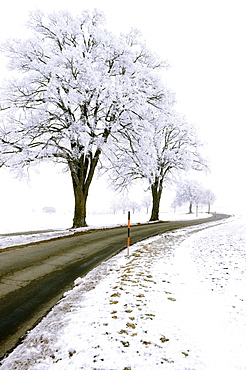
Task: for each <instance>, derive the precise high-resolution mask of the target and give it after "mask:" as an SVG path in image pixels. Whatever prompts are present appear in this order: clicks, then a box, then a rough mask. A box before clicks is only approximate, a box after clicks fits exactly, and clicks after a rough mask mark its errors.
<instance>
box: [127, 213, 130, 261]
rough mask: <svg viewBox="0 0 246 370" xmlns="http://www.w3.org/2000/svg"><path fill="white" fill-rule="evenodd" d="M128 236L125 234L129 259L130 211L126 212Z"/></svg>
mask: <svg viewBox="0 0 246 370" xmlns="http://www.w3.org/2000/svg"><path fill="white" fill-rule="evenodd" d="M127 226H128V234H127V256H128V257H129V255H130V251H129V247H130V244H131V237H130V230H131V218H130V211H128V225H127Z"/></svg>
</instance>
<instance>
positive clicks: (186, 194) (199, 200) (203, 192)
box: [172, 179, 216, 213]
mask: <svg viewBox="0 0 246 370" xmlns="http://www.w3.org/2000/svg"><path fill="white" fill-rule="evenodd" d="M215 200H216V197H215V194H214V193H213V192H212V190H211V189H205V188H204V187H203V186H202V185H201V184H200V183H199V182H198V181H195V180H190V179H186V180H184V181H182V182H180V183H179V184H178V186H177V191H176V195H175V198H174V200H173V203H172V207H173V208H176V207H180V206H182V205H183V204H185V203H188V204H189V213H192V207H193V205H195V206H196V209H198V205H200V204H205V205H207V206H208V213H210V207H211V204H213V203H214V202H215Z"/></svg>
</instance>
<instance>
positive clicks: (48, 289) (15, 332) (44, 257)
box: [0, 215, 229, 358]
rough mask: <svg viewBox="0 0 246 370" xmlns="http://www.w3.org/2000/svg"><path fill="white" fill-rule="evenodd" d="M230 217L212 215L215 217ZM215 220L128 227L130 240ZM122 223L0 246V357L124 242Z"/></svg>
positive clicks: (218, 218) (119, 248) (122, 245)
mask: <svg viewBox="0 0 246 370" xmlns="http://www.w3.org/2000/svg"><path fill="white" fill-rule="evenodd" d="M225 217H229V216H227V215H217V216H216V220H220V219H222V218H225ZM211 221H215V218H214V217H209V218H206V219H196V220H191V221H170V222H158V223H151V224H141V225H137V226H132V227H131V244H133V243H136V242H138V241H141V240H143V239H146V238H148V237H150V236H154V235H158V234H163V233H165V232H166V231H171V230H175V229H179V228H184V227H187V226H192V225H198V224H201V223H205V222H211ZM126 240H127V228H126V227H117V228H112V229H103V230H91V231H89V232H84V233H78V234H76V235H73V236H69V237H62V238H57V239H53V240H50V241H45V242H39V243H36V244H32V245H27V246H18V247H11V248H7V249H2V250H1V251H0V358H2V357H3V356H4V355H6V354H7V353H8V352H9V351H10V350H11V349H12V348H14V347H15V346H16V345H17V344H18V343H19V342H20V341H21V340H22V339H23V336H24V335H25V333H26V332H27V330H30V329H31V328H32V327H33V326H35V325H36V324H37V323H38V322H39V321H40V320H41V319H42V317H43V316H44V315H45V314H46V313H47V312H48V311H49V310H50V309H51V308H52V307H53V306H54V305H55V304H56V303H57V302H58V300H59V299H60V298H61V297H62V295H63V293H64V292H65V291H67V290H68V289H70V288H71V287H72V286H73V282H74V280H75V279H76V278H78V277H79V276H83V275H85V274H86V273H87V272H88V271H90V270H91V269H92V268H94V267H95V266H96V265H98V264H99V263H100V262H102V261H103V260H105V259H107V258H109V257H111V256H112V255H114V254H116V253H118V252H119V251H120V250H122V249H123V248H125V247H126Z"/></svg>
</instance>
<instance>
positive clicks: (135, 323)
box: [0, 217, 246, 370]
mask: <svg viewBox="0 0 246 370" xmlns="http://www.w3.org/2000/svg"><path fill="white" fill-rule="evenodd" d="M245 246H246V219H245V218H243V217H231V218H229V219H226V220H224V221H219V222H214V223H210V224H206V225H205V224H204V225H199V226H192V227H188V228H186V229H182V230H179V231H174V232H169V233H166V234H163V235H162V236H158V237H155V238H151V239H148V240H145V241H143V242H140V243H137V244H135V245H134V246H132V247H131V248H130V257H127V256H126V252H125V251H123V252H121V253H120V254H118V255H117V256H115V257H113V258H111V259H110V260H108V261H106V262H104V263H102V264H101V265H100V266H98V267H97V268H95V269H94V270H93V271H91V272H90V273H89V274H88V275H87V276H85V277H84V278H79V279H77V280H76V282H75V286H74V288H73V289H72V290H71V291H69V292H67V293H66V294H65V296H64V298H63V299H62V300H61V301H60V302H59V304H57V305H56V306H55V307H54V308H53V309H52V311H51V312H50V313H49V314H48V315H47V316H46V317H45V318H44V319H43V320H42V321H41V322H40V324H39V325H37V326H36V327H35V328H34V329H33V330H32V331H30V332H29V334H28V335H27V337H26V339H25V340H24V342H23V343H22V344H21V345H19V346H18V347H17V348H16V349H15V350H14V351H13V352H12V353H11V354H10V355H9V356H8V357H7V358H6V359H5V360H4V361H2V366H0V367H1V370H13V369H18V370H29V369H30V370H48V369H49V370H56V369H57V370H58V369H59V370H68V369H71V370H77V369H84V370H130V369H131V370H133V369H137V370H140V369H141V370H143V369H144V370H150V369H156V370H157V369H158V370H159V369H162V368H163V369H170V370H203V369H208V370H234V369H246V357H245V343H246V314H245V313H246V289H245V273H246V272H245V259H246V248H245Z"/></svg>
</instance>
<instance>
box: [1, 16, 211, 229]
mask: <svg viewBox="0 0 246 370" xmlns="http://www.w3.org/2000/svg"><path fill="white" fill-rule="evenodd" d="M29 27H30V28H31V30H32V37H31V38H29V39H27V40H19V39H14V40H9V41H7V42H6V43H5V44H4V45H3V46H2V50H3V52H4V53H5V55H6V56H7V58H8V60H9V64H8V66H9V69H10V70H12V71H13V78H11V79H9V80H8V81H6V82H5V83H4V84H3V85H2V86H1V92H0V166H2V165H5V166H7V167H10V168H16V169H18V168H22V167H23V166H29V165H31V164H32V163H37V162H40V161H44V160H47V161H54V162H57V163H62V164H64V165H65V166H66V167H67V169H68V171H69V173H70V175H71V180H72V185H73V192H74V204H75V206H74V217H73V227H74V228H77V227H83V226H86V210H87V208H86V207H87V198H88V194H89V189H90V186H91V183H92V180H93V178H94V175H95V172H96V171H97V170H98V168H99V167H100V169H101V171H104V172H106V173H107V174H108V176H109V178H110V179H111V181H112V183H113V184H114V187H115V188H116V189H121V190H122V189H127V188H129V187H130V186H131V184H132V183H134V182H135V181H136V180H138V181H139V179H141V180H142V181H143V184H144V186H146V184H147V187H148V189H149V191H150V194H151V197H152V209H151V218H150V220H152V221H155V220H158V219H159V208H160V200H161V196H162V192H163V188H164V186H165V185H166V184H167V183H169V182H170V181H173V178H174V177H175V176H177V175H178V174H179V173H180V172H181V171H185V172H187V171H189V170H190V169H193V170H198V171H201V170H204V169H206V168H207V163H206V161H205V160H204V158H202V156H201V151H200V150H201V143H200V141H199V140H198V138H197V134H196V130H195V128H194V126H193V125H191V124H190V123H188V122H187V120H186V118H185V117H184V116H182V115H181V114H179V113H178V112H177V111H176V110H175V94H174V93H173V92H172V91H171V90H170V89H169V88H168V87H167V86H166V85H165V83H164V82H163V81H162V75H161V73H162V71H163V69H166V68H167V67H168V63H167V62H166V61H163V60H161V59H160V58H159V57H158V56H157V55H156V54H155V53H153V52H152V51H150V50H149V48H148V47H147V45H146V43H145V42H144V40H143V39H142V36H141V35H140V33H139V32H138V31H136V30H132V31H131V32H130V33H129V34H125V35H120V36H116V35H115V34H113V33H112V32H109V31H108V30H107V29H106V27H105V21H104V16H103V14H102V13H101V12H99V11H93V12H89V11H84V12H83V13H82V14H81V15H79V16H76V17H73V16H72V15H71V14H70V13H69V12H55V13H51V14H45V13H43V12H41V11H35V12H33V13H32V14H31V17H30V20H29ZM58 186H59V185H58ZM192 202H194V200H192ZM132 207H133V206H132Z"/></svg>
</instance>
